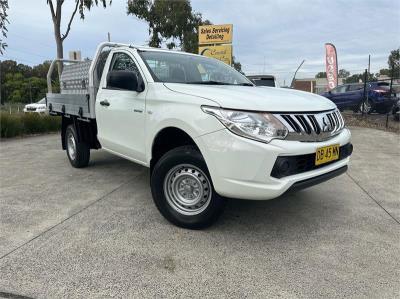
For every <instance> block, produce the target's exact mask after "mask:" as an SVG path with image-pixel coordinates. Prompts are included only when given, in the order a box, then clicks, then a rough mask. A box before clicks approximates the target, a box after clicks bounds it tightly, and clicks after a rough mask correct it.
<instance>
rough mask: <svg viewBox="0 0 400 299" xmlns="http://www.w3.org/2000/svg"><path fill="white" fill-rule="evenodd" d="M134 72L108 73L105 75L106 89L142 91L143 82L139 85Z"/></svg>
mask: <svg viewBox="0 0 400 299" xmlns="http://www.w3.org/2000/svg"><path fill="white" fill-rule="evenodd" d="M138 81H139V80H138V77H137V75H136V73H135V72H131V71H109V72H108V74H107V88H110V89H123V90H131V91H138V92H141V91H143V89H144V88H143V87H144V86H143V82H141V84H139V82H138Z"/></svg>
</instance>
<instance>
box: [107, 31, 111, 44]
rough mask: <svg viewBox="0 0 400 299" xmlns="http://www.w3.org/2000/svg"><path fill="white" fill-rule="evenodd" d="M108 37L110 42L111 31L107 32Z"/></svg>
mask: <svg viewBox="0 0 400 299" xmlns="http://www.w3.org/2000/svg"><path fill="white" fill-rule="evenodd" d="M107 39H108V42H110V41H111V34H110V32H107Z"/></svg>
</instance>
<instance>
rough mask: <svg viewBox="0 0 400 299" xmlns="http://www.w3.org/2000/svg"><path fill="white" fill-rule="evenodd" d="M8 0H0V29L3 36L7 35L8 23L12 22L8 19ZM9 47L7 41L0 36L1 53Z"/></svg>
mask: <svg viewBox="0 0 400 299" xmlns="http://www.w3.org/2000/svg"><path fill="white" fill-rule="evenodd" d="M7 10H8V0H0V31H1V35H2V36H3V37H7V31H8V30H7V27H6V24H8V23H10V22H9V21H8V14H7ZM6 47H7V43H5V42H4V41H3V39H2V38H0V54H1V55H3V53H4V50H5V49H6Z"/></svg>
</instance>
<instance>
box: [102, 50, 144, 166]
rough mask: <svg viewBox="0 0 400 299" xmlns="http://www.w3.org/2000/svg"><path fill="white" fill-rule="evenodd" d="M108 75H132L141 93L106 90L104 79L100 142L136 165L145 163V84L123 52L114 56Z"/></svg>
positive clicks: (130, 57)
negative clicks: (115, 72)
mask: <svg viewBox="0 0 400 299" xmlns="http://www.w3.org/2000/svg"><path fill="white" fill-rule="evenodd" d="M109 65H110V67H109V71H133V72H135V73H136V74H137V77H138V82H139V84H141V83H142V84H141V85H143V87H144V90H143V91H141V92H138V91H132V90H124V89H115V88H108V87H107V82H106V81H107V80H106V79H105V80H104V78H103V80H102V86H101V87H100V89H99V91H98V93H97V98H96V118H97V126H98V138H99V141H100V143H101V145H102V147H104V148H105V149H108V150H111V151H113V152H115V153H117V154H120V155H123V156H125V157H127V158H130V159H132V160H135V161H137V162H144V161H145V142H144V131H145V109H146V101H145V98H146V92H147V88H146V82H145V81H144V80H143V76H142V74H141V72H140V69H139V68H138V66H137V63H136V62H135V60H134V58H133V56H132V55H131V53H129V52H125V51H121V52H115V53H114V54H113V57H112V60H111V62H110V64H109Z"/></svg>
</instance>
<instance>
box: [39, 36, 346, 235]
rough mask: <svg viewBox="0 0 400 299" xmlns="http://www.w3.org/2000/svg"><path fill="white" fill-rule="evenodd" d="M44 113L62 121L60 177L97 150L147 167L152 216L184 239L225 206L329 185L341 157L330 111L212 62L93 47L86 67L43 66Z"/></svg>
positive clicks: (337, 126) (341, 134)
mask: <svg viewBox="0 0 400 299" xmlns="http://www.w3.org/2000/svg"><path fill="white" fill-rule="evenodd" d="M58 63H59V64H63V68H62V70H63V71H62V73H61V76H60V89H61V91H60V93H53V92H52V86H51V74H52V72H53V69H54V67H55V66H56V65H57V64H58ZM46 105H47V108H48V110H49V113H50V114H52V115H61V116H62V132H61V141H62V148H63V149H65V150H66V151H67V155H68V158H69V160H70V162H71V164H72V166H74V167H78V168H79V167H85V166H87V165H88V163H89V157H90V150H91V149H100V148H103V149H104V150H106V151H109V152H111V153H113V154H115V155H118V156H121V157H123V158H126V159H128V160H131V161H134V162H136V163H139V164H142V165H144V166H146V167H149V168H150V174H151V181H150V184H151V191H152V195H153V199H154V202H155V204H156V206H157V208H158V209H159V211H160V212H161V214H162V215H163V216H164V217H165V218H166V219H168V220H169V221H170V222H172V223H174V224H176V225H178V226H181V227H186V228H203V227H206V226H208V225H210V224H212V223H213V222H214V221H215V220H216V219H217V217H218V216H219V215H220V214H221V212H222V209H223V206H224V200H225V198H243V199H253V200H267V199H272V198H275V197H278V196H280V195H282V194H283V193H285V192H289V191H294V190H298V189H301V188H305V187H309V186H311V185H314V184H318V183H320V182H323V181H326V180H328V179H330V178H333V177H335V176H337V175H340V174H342V173H344V172H345V171H346V170H347V165H348V163H349V159H350V155H351V153H352V149H353V148H352V145H351V143H350V131H349V130H348V129H347V128H345V124H344V121H343V118H342V116H341V114H340V112H339V111H338V110H337V108H336V106H335V104H333V103H332V102H331V101H330V100H328V99H326V98H323V97H321V96H318V95H314V94H311V93H306V92H300V91H295V90H290V89H280V88H265V87H264V88H261V87H256V86H255V85H253V83H252V82H251V81H250V80H248V79H247V78H246V77H245V76H243V75H242V74H240V73H239V72H237V71H236V70H234V69H233V68H232V67H230V66H228V65H226V64H224V63H222V62H220V61H218V60H214V59H211V58H207V57H204V56H199V55H193V54H188V53H183V52H177V51H169V50H163V49H155V48H147V47H137V46H133V45H125V44H115V43H102V44H100V45H99V47H98V49H97V51H96V54H95V57H94V59H93V61H80V62H77V61H65V60H63V61H60V60H55V61H53V63H52V65H51V67H50V70H49V73H48V93H47V95H46Z"/></svg>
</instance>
